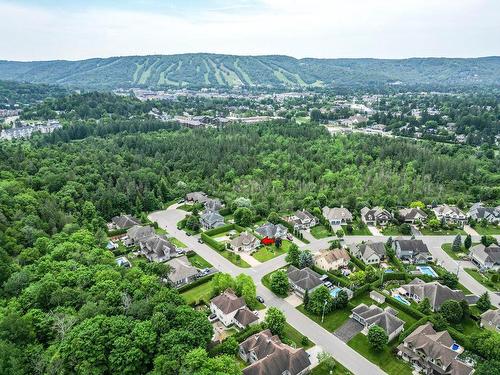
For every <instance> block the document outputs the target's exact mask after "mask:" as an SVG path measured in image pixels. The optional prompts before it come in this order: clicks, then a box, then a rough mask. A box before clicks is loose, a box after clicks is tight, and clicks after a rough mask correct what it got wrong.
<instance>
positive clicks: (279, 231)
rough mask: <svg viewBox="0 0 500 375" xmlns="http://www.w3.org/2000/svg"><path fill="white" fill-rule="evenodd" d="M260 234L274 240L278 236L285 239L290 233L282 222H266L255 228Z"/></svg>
mask: <svg viewBox="0 0 500 375" xmlns="http://www.w3.org/2000/svg"><path fill="white" fill-rule="evenodd" d="M255 231H256V232H257V233H258V234H259V235H261V236H262V237H264V238H266V237H267V238H271V239H273V240H275V239H277V238H281V239H284V238H286V235H287V233H288V229H286V227H285V226H284V225H281V224H273V223H266V224H264V225H261V226H260V227H258V228H257V229H256V230H255Z"/></svg>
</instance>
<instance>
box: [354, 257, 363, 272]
mask: <svg viewBox="0 0 500 375" xmlns="http://www.w3.org/2000/svg"><path fill="white" fill-rule="evenodd" d="M351 262H353V263H354V264H355V265H356V267H358V268H359V269H361V270H363V271H364V270H365V268H366V265H365V264H364V263H363V261H362V260H361V259H358V258H356V257H355V256H351Z"/></svg>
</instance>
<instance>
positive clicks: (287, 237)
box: [286, 233, 293, 241]
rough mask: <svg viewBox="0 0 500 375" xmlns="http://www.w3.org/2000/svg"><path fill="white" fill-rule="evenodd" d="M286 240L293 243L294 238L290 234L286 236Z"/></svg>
mask: <svg viewBox="0 0 500 375" xmlns="http://www.w3.org/2000/svg"><path fill="white" fill-rule="evenodd" d="M286 239H287V240H289V241H293V236H292V235H291V234H290V233H288V234H287V235H286Z"/></svg>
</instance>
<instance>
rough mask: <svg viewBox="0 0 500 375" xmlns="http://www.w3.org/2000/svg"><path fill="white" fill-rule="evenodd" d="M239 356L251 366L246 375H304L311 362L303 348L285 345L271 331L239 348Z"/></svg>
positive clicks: (246, 341)
mask: <svg viewBox="0 0 500 375" xmlns="http://www.w3.org/2000/svg"><path fill="white" fill-rule="evenodd" d="M239 355H240V357H241V359H242V360H243V361H245V362H246V363H249V366H248V367H246V368H244V369H243V374H244V375H267V374H268V375H275V374H276V375H304V374H307V373H309V369H310V366H311V361H310V359H309V356H308V354H307V353H306V351H305V350H304V349H302V348H292V347H291V346H288V345H286V344H283V343H282V342H281V340H280V338H279V336H278V335H274V336H273V334H272V333H271V331H270V330H269V329H266V330H265V331H262V332H259V333H256V334H255V335H252V336H250V337H249V338H247V339H246V340H245V341H243V342H242V343H241V344H240V346H239Z"/></svg>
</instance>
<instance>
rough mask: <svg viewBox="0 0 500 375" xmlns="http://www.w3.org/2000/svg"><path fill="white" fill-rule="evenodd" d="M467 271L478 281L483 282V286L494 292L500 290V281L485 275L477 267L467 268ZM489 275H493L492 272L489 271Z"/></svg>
mask: <svg viewBox="0 0 500 375" xmlns="http://www.w3.org/2000/svg"><path fill="white" fill-rule="evenodd" d="M465 272H467V273H468V274H469V275H471V276H472V277H473V278H474V279H476V281H478V282H479V283H481V284H482V285H483V286H485V287H486V288H488V289H489V290H491V291H493V292H497V291H500V281H498V282H496V283H494V282H493V281H491V279H490V278H489V277H486V276H483V275H482V274H481V273H480V272H479V271H478V270H477V269H475V268H465ZM487 275H491V273H487Z"/></svg>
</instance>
